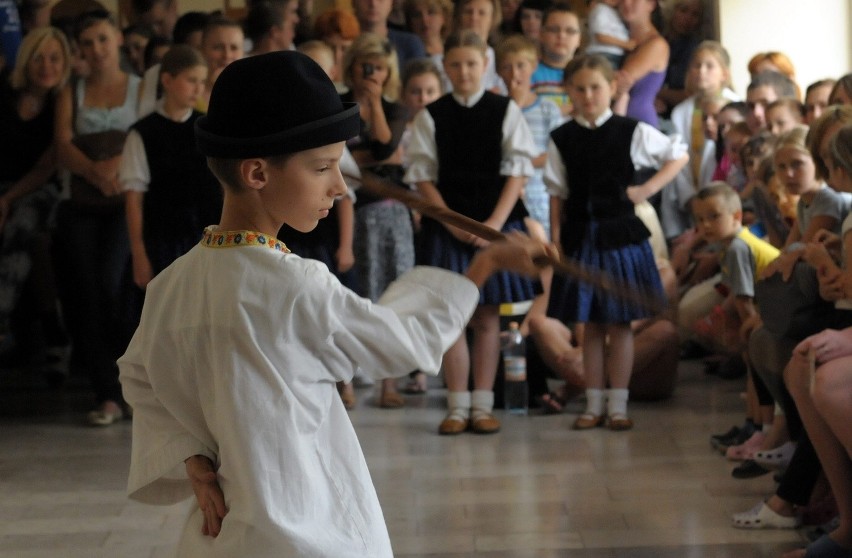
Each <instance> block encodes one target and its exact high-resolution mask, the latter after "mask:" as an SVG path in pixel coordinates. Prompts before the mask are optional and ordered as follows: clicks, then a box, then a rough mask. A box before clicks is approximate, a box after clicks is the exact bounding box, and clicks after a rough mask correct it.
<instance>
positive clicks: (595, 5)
mask: <svg viewBox="0 0 852 558" xmlns="http://www.w3.org/2000/svg"><path fill="white" fill-rule="evenodd" d="M619 4H621V0H596V1H595V2H592V9H591V10H589V17H588V19H587V20H586V23H587V25H588V26H589V45H588V46H587V47H586V54H600V55H601V56H603V57H604V58H606V59H607V60H609V61H610V63H611V64H612V67H613V69H615V70H617V69H619V68H621V63H622V62H623V61H624V56H625V52H629V51H631V50H633V49H634V48H636V41H634V40H633V39H631V38H630V31H628V30H627V26H626V25H624V22H623V21H622V20H621V15H620V14H619V13H618V5H619Z"/></svg>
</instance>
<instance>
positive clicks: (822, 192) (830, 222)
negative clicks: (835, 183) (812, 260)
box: [764, 126, 849, 279]
mask: <svg viewBox="0 0 852 558" xmlns="http://www.w3.org/2000/svg"><path fill="white" fill-rule="evenodd" d="M807 134H808V129H807V127H805V126H797V127H796V128H794V129H793V130H791V131H790V132H787V133H785V134H782V135H781V136H780V137H779V138H778V140H777V142H776V144H775V153H774V154H773V160H774V163H775V175H776V176H777V177H778V180H779V181H780V182H781V184H782V185H783V186H784V189H785V190H786V192H787V193H788V194H790V195H797V196H799V202H798V204H797V206H796V224H795V226H793V227H792V228H791V229H790V234H789V235H788V236H787V240H786V242H785V243H784V252H783V253H782V255H781V256H780V257H779V258H778V259H777V260H775V261H774V262H772V264H770V265H769V266H767V267H766V269H765V270H764V276H765V277H768V276H770V275H772V274H774V273H781V274H782V276H783V277H784V278H785V279H786V278H787V277H789V276H790V274H791V273H792V271H793V266H794V265H795V264H796V262H797V261H799V259H800V258H801V256H802V253H803V250H804V243H808V242H812V241H814V239H815V238H816V235H817V233H818V232H819V231H822V230H826V231H829V232H831V233H833V234H835V235H838V234H839V233H840V224H841V223H842V222H843V219H844V218H845V217H846V215H847V213H848V212H849V201H848V199H846V198H844V197H843V196H841V195H840V194H839V193H838V192H835V191H834V190H832V189H831V188H829V187H828V185H827V184H826V183H825V182H824V181H823V180H822V178H823V172H822V171H821V170H818V167H817V164H816V162H815V159H814V157H813V154H812V151H811V150H809V148H808V146H807V144H806V137H807Z"/></svg>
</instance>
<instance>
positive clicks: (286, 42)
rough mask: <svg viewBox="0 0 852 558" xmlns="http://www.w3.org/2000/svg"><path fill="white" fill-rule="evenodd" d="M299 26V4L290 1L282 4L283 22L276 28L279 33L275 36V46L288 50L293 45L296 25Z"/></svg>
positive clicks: (292, 0) (294, 0) (293, 0)
mask: <svg viewBox="0 0 852 558" xmlns="http://www.w3.org/2000/svg"><path fill="white" fill-rule="evenodd" d="M298 24H299V3H298V2H297V1H296V0H290V1H289V2H287V3H286V4H284V21H282V22H281V25H280V27H279V28H278V30H279V32H278V33H277V36H276V43H277V44H276V46H278V48H280V49H281V50H284V49H288V48H290V46H291V45H292V44H293V39H295V38H296V25H298Z"/></svg>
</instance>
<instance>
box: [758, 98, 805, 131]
mask: <svg viewBox="0 0 852 558" xmlns="http://www.w3.org/2000/svg"><path fill="white" fill-rule="evenodd" d="M804 120H805V107H804V105H802V103H800V102H799V101H797V100H796V99H788V98H784V99H777V100H775V101H772V102H771V103H769V104H768V105H767V106H766V128H767V129H768V130H769V133H770V134H772V135H773V136H776V137H778V136H780V135H781V134H784V133H786V132H789V131H790V130H792V129H793V128H795V127H796V126H798V125H800V124H802V123H803V122H804Z"/></svg>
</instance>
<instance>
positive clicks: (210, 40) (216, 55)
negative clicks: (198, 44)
mask: <svg viewBox="0 0 852 558" xmlns="http://www.w3.org/2000/svg"><path fill="white" fill-rule="evenodd" d="M243 39H244V38H243V32H242V30H240V28H239V27H230V26H228V27H224V26H223V27H214V28H213V29H211V30H210V31H208V33H207V35H206V36H205V37H204V42H203V44H202V48H201V53H202V54H203V55H204V59H205V60H207V66H208V67H209V68H210V71H211V72H215V71H217V70H222V69H223V68H225V67H226V66H227V65H228V64H230V63H231V62H233V61H234V60H239V59H240V58H242V57H243Z"/></svg>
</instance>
